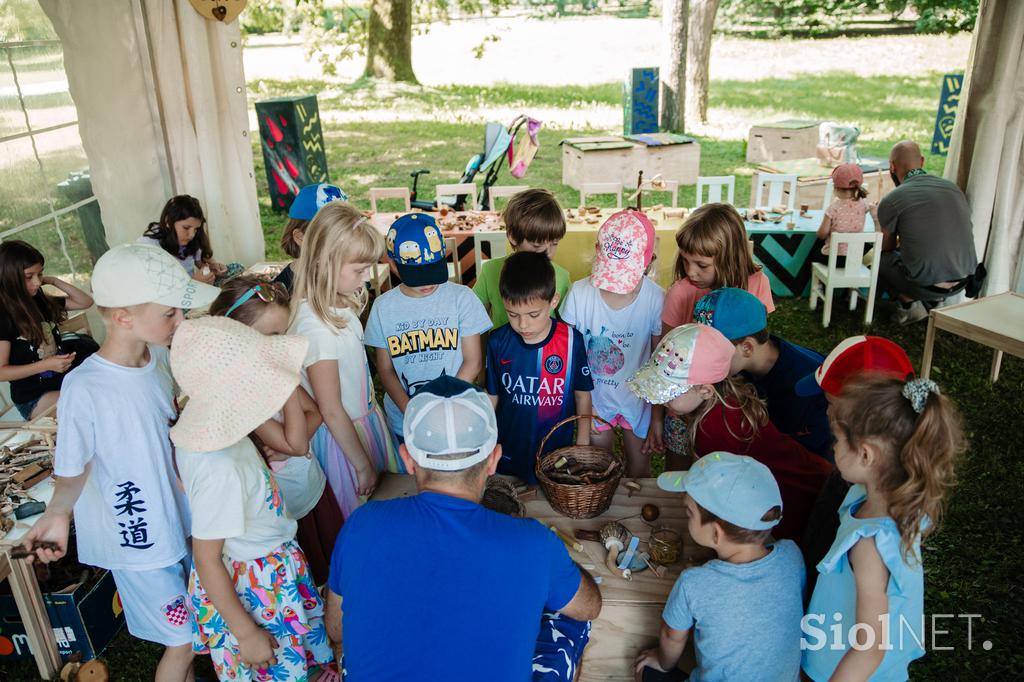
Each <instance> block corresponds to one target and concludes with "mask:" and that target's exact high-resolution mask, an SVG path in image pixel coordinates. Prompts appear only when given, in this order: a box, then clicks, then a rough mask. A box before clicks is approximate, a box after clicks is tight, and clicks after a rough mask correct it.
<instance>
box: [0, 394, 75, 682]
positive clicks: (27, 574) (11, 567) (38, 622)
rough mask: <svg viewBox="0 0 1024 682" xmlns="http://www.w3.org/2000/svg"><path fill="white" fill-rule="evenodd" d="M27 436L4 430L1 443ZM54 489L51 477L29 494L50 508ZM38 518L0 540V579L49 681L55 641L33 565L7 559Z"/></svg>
mask: <svg viewBox="0 0 1024 682" xmlns="http://www.w3.org/2000/svg"><path fill="white" fill-rule="evenodd" d="M49 412H50V411H49V410H48V411H47V412H46V413H45V414H44V415H40V416H39V417H37V418H36V419H35V420H33V422H34V421H37V420H39V419H42V418H43V417H44V416H49ZM28 435H29V432H27V431H24V430H9V431H3V432H0V442H2V443H6V444H8V445H15V444H16V443H18V442H20V441H21V440H23V439H24V438H27V437H28ZM53 490H54V481H53V477H52V476H51V477H50V478H47V479H46V480H44V481H42V482H40V483H38V484H36V485H35V486H33V487H32V488H31V494H32V497H33V498H34V499H37V500H39V501H41V502H45V503H46V504H47V505H49V503H50V501H51V500H52V499H53ZM40 517H42V514H36V515H35V516H30V517H28V518H25V519H22V520H20V521H16V522H15V525H14V528H12V529H11V530H10V532H9V533H8V534H7V535H6V536H5V537H4V538H3V539H0V580H5V579H6V580H7V581H9V582H10V584H11V592H12V593H13V594H14V602H15V604H16V605H17V607H18V615H19V616H20V617H21V621H22V625H23V626H24V628H25V635H26V637H27V638H28V643H29V647H30V648H31V649H32V656H33V658H35V661H36V667H37V668H38V669H39V676H40V677H41V678H42V679H46V680H48V679H51V678H54V677H56V675H57V673H58V672H59V671H60V668H61V658H60V653H59V651H58V649H57V638H56V637H55V636H54V634H53V628H52V626H51V625H50V617H49V615H47V612H46V603H45V602H44V601H43V594H42V592H40V590H39V583H38V581H36V574H35V571H34V570H33V569H32V565H31V564H29V563H28V562H27V561H25V560H24V559H12V558H11V556H10V551H11V549H12V548H13V547H14V546H16V545H20V544H21V538H22V537H24V535H25V534H26V533H27V532H28V530H29V529H30V528H31V527H32V525H33V524H34V523H35V522H36V521H38V520H39V518H40Z"/></svg>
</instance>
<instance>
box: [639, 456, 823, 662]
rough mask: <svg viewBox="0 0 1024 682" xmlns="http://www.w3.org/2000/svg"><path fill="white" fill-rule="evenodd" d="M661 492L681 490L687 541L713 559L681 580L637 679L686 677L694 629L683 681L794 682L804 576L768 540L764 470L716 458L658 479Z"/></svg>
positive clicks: (771, 518)
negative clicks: (693, 659)
mask: <svg viewBox="0 0 1024 682" xmlns="http://www.w3.org/2000/svg"><path fill="white" fill-rule="evenodd" d="M658 487H660V488H661V489H662V490H668V491H672V492H685V493H686V498H685V500H686V501H685V505H686V511H687V514H688V516H689V526H688V531H689V533H690V536H691V537H692V538H693V540H694V542H696V543H697V544H699V545H701V546H703V547H708V548H711V549H713V550H715V553H716V554H717V555H718V558H717V559H712V560H711V561H709V562H708V563H706V564H704V565H703V566H699V567H696V568H691V569H688V570H685V571H683V573H682V574H681V575H680V576H679V579H678V580H677V581H676V584H675V587H673V588H672V593H671V594H670V595H669V597H668V602H667V603H666V604H665V610H664V611H663V612H662V624H661V640H660V643H659V646H658V647H656V648H653V649H649V650H647V651H643V652H641V653H640V655H639V656H638V657H637V659H636V672H637V673H638V675H639V676H640V677H639V679H642V680H644V681H645V682H667V681H669V680H673V681H674V680H683V679H687V677H686V675H685V674H684V673H682V672H681V671H679V670H677V669H676V665H677V664H678V663H679V658H680V656H681V655H682V653H683V649H684V647H685V646H686V640H687V639H688V638H689V637H690V633H691V631H692V632H693V636H694V648H695V650H696V653H697V667H696V668H695V669H694V670H693V672H692V673H691V674H690V677H689V679H690V680H700V681H701V682H711V681H715V680H779V681H780V682H782V681H793V680H797V679H799V675H800V636H801V633H800V619H801V618H802V617H803V595H804V586H805V582H806V577H805V575H804V565H803V558H802V557H801V555H800V550H799V549H797V547H796V545H795V544H794V543H793V542H792V541H790V540H780V541H775V540H774V539H773V538H772V536H771V533H772V528H774V527H775V525H776V524H777V523H778V522H779V520H780V519H781V518H782V496H781V495H780V494H779V486H778V485H777V484H776V482H775V479H774V478H773V477H772V473H771V471H769V469H768V467H766V466H765V465H763V464H761V463H760V462H758V461H756V460H754V459H752V458H750V457H744V456H741V455H733V454H730V453H727V452H713V453H711V454H709V455H707V456H705V457H702V458H700V459H699V460H697V462H696V463H694V465H693V467H691V468H690V470H689V471H668V472H665V473H663V474H662V475H661V476H659V477H658Z"/></svg>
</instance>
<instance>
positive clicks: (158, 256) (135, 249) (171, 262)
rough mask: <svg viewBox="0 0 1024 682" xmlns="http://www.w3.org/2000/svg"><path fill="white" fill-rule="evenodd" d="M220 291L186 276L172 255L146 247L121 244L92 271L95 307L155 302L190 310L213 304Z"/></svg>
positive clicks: (101, 258)
mask: <svg viewBox="0 0 1024 682" xmlns="http://www.w3.org/2000/svg"><path fill="white" fill-rule="evenodd" d="M219 293H220V289H218V288H217V287H213V286H210V285H209V284H203V283H202V282H199V281H197V280H194V279H192V278H191V277H189V275H188V273H187V272H185V268H183V267H182V265H181V263H180V262H178V260H177V259H176V258H174V256H172V255H171V254H169V253H167V252H166V251H164V250H163V249H161V248H159V247H157V246H153V245H150V244H122V245H121V246H115V247H114V248H112V249H110V250H109V251H107V252H106V253H105V254H103V255H102V256H100V259H99V260H98V261H96V266H95V267H94V268H93V270H92V297H93V300H95V301H96V305H101V306H103V307H105V308H121V307H124V306H130V305H139V304H142V303H159V304H160V305H166V306H170V307H171V308H183V309H188V310H191V309H193V308H202V307H203V306H207V305H209V304H211V303H213V299H215V298H217V295H218V294H219Z"/></svg>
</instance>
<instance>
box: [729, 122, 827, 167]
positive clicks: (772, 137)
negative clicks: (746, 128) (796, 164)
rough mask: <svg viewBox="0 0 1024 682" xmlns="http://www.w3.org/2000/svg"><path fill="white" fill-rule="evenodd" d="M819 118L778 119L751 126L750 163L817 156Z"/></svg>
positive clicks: (749, 140) (748, 142) (748, 141)
mask: <svg viewBox="0 0 1024 682" xmlns="http://www.w3.org/2000/svg"><path fill="white" fill-rule="evenodd" d="M818 124H819V121H797V120H792V121H778V122H777V123H765V124H763V125H756V126H751V128H750V136H749V137H748V139H747V163H762V162H764V161H780V160H785V159H803V158H807V157H811V156H814V154H815V150H816V149H817V146H818Z"/></svg>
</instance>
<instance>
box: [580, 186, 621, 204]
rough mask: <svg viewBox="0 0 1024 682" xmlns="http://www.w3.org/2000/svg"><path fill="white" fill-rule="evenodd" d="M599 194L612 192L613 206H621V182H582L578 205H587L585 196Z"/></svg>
mask: <svg viewBox="0 0 1024 682" xmlns="http://www.w3.org/2000/svg"><path fill="white" fill-rule="evenodd" d="M600 194H614V195H615V208H622V183H621V182H584V183H583V184H581V185H580V206H586V205H587V197H589V196H595V195H600Z"/></svg>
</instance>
